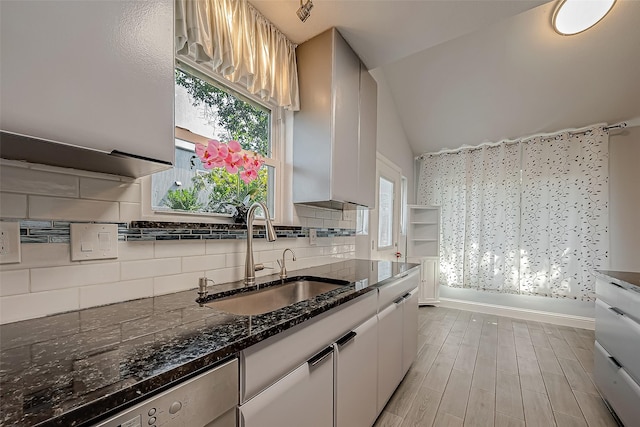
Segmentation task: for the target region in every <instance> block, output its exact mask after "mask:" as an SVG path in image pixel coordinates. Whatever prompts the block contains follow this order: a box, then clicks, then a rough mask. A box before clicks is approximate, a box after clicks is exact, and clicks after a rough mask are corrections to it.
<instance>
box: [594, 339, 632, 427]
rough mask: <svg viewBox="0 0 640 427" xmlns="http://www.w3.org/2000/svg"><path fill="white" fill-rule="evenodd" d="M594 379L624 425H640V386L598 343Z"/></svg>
mask: <svg viewBox="0 0 640 427" xmlns="http://www.w3.org/2000/svg"><path fill="white" fill-rule="evenodd" d="M594 377H595V382H596V386H597V387H598V389H599V390H600V393H602V395H603V396H604V398H605V399H606V400H607V402H609V405H611V407H612V408H613V410H614V411H615V413H616V415H617V416H618V418H620V420H621V421H622V422H623V423H624V425H625V426H629V427H631V426H635V425H638V424H637V422H638V420H640V405H639V404H638V403H639V402H640V386H638V384H637V383H636V382H635V381H634V380H633V378H631V377H630V376H629V374H628V373H627V372H626V370H625V369H624V367H622V366H620V364H619V363H618V362H617V360H616V359H615V358H613V357H612V356H611V355H610V354H609V353H608V352H607V351H606V350H605V349H604V348H603V347H602V346H601V345H600V344H599V343H598V341H596V347H595V354H594Z"/></svg>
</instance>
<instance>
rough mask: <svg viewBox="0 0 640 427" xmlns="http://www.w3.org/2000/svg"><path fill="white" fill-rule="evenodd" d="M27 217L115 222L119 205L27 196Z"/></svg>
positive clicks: (118, 217)
mask: <svg viewBox="0 0 640 427" xmlns="http://www.w3.org/2000/svg"><path fill="white" fill-rule="evenodd" d="M29 218H34V219H60V220H69V221H104V222H117V221H119V219H120V207H119V206H118V203H117V202H102V201H97V200H80V199H65V198H61V197H44V196H29Z"/></svg>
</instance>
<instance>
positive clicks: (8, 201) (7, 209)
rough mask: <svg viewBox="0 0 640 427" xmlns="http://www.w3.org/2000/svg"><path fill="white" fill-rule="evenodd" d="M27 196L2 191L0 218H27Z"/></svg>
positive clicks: (0, 194)
mask: <svg viewBox="0 0 640 427" xmlns="http://www.w3.org/2000/svg"><path fill="white" fill-rule="evenodd" d="M26 217H27V196H26V195H24V194H13V193H0V218H18V219H22V218H26Z"/></svg>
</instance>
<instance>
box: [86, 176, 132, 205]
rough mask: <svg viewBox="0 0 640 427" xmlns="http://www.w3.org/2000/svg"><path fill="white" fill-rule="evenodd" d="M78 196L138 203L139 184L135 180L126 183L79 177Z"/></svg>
mask: <svg viewBox="0 0 640 427" xmlns="http://www.w3.org/2000/svg"><path fill="white" fill-rule="evenodd" d="M80 197H81V198H83V199H94V200H110V201H114V202H134V203H140V184H139V183H137V182H133V183H128V182H121V181H106V180H104V179H96V178H80Z"/></svg>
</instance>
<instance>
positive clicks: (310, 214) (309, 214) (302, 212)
mask: <svg viewBox="0 0 640 427" xmlns="http://www.w3.org/2000/svg"><path fill="white" fill-rule="evenodd" d="M295 210H296V212H297V214H298V217H300V219H302V218H303V217H304V218H315V217H316V209H315V208H312V207H310V206H302V205H295Z"/></svg>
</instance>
